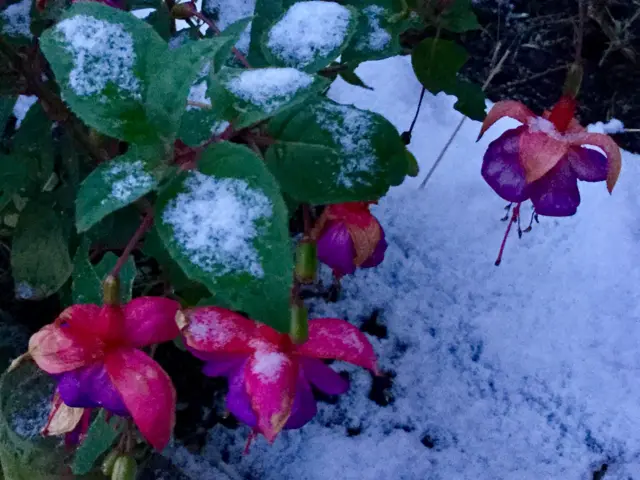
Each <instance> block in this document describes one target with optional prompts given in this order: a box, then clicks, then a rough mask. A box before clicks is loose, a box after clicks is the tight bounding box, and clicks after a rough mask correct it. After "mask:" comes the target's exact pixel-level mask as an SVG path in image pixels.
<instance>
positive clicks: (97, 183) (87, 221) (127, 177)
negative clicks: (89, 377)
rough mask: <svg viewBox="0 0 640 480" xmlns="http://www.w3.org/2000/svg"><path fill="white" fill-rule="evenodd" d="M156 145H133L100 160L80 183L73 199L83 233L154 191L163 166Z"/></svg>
mask: <svg viewBox="0 0 640 480" xmlns="http://www.w3.org/2000/svg"><path fill="white" fill-rule="evenodd" d="M163 153H164V152H163V150H162V148H158V147H157V146H153V147H151V146H149V147H147V146H144V147H143V146H137V145H132V146H131V147H129V150H128V151H127V153H125V154H124V155H121V156H119V157H116V158H114V159H113V160H110V161H108V162H105V163H102V164H100V165H99V166H98V168H96V169H95V170H94V171H93V172H91V174H90V175H89V176H88V177H87V178H86V179H85V180H84V181H83V182H82V184H81V185H80V189H79V190H78V196H77V199H76V227H77V229H78V231H79V232H84V231H86V230H88V229H89V228H91V227H92V226H93V225H95V224H96V223H98V222H99V221H100V220H102V219H103V218H104V217H106V216H107V215H108V214H110V213H111V212H114V211H116V210H118V209H120V208H122V207H125V206H127V205H129V204H130V203H132V202H134V201H136V200H138V199H139V198H140V197H142V196H143V195H145V194H146V193H148V192H150V191H151V190H153V189H154V188H155V187H156V186H157V185H158V181H159V179H160V178H161V177H162V175H163V173H164V171H165V168H166V167H164V166H163V165H162V164H161V162H160V161H159V160H161V159H162V155H163Z"/></svg>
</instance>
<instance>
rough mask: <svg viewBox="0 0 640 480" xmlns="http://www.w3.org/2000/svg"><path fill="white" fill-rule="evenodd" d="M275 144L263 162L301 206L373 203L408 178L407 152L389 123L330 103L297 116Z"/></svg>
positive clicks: (363, 112)
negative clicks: (305, 203) (303, 204)
mask: <svg viewBox="0 0 640 480" xmlns="http://www.w3.org/2000/svg"><path fill="white" fill-rule="evenodd" d="M276 120H278V119H277V118H276ZM281 128H282V127H281ZM276 138H277V139H278V140H279V141H278V142H277V143H275V144H274V145H272V146H271V147H270V148H269V149H268V150H267V154H266V159H265V160H266V162H267V165H268V166H269V168H270V169H271V171H272V172H273V174H274V175H275V176H276V178H277V179H278V181H279V182H280V185H281V187H282V189H283V191H284V192H286V193H287V194H289V195H291V196H292V197H293V198H294V199H295V200H298V201H300V202H308V203H312V204H327V203H339V202H353V201H365V200H377V199H378V198H380V197H382V196H383V195H384V194H385V193H386V192H387V190H388V189H389V187H390V186H392V185H398V184H400V183H401V182H402V180H403V179H404V177H405V175H406V173H407V159H406V148H405V146H404V143H403V142H402V139H401V138H400V135H398V131H397V130H396V129H395V127H394V126H393V125H392V124H391V123H389V121H387V120H386V119H385V118H384V117H382V116H380V115H378V114H375V113H373V112H368V111H365V110H359V109H357V108H355V107H352V106H348V105H339V104H337V103H335V102H332V101H330V100H322V101H320V102H316V103H315V104H313V105H309V106H307V108H305V109H303V110H301V111H300V112H298V113H297V114H296V115H295V116H293V117H292V118H291V119H290V120H289V121H288V122H287V123H286V124H285V126H284V127H283V128H282V130H281V131H280V133H279V134H278V135H277V137H276Z"/></svg>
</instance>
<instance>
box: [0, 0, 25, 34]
mask: <svg viewBox="0 0 640 480" xmlns="http://www.w3.org/2000/svg"><path fill="white" fill-rule="evenodd" d="M31 5H32V2H31V0H22V1H21V2H18V3H14V4H12V5H9V6H8V7H7V8H5V9H4V11H3V12H2V13H0V18H1V19H2V23H3V25H2V33H3V34H5V35H7V36H9V37H26V38H29V39H30V38H33V35H31Z"/></svg>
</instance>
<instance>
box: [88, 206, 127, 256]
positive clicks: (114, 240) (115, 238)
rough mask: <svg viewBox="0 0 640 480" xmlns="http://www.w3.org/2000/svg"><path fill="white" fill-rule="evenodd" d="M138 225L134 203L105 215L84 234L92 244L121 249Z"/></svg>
mask: <svg viewBox="0 0 640 480" xmlns="http://www.w3.org/2000/svg"><path fill="white" fill-rule="evenodd" d="M139 226H140V210H138V208H137V207H136V206H135V205H133V204H132V205H129V206H128V207H124V208H121V209H120V210H116V211H115V212H113V213H111V214H109V215H107V216H106V217H104V218H103V219H102V220H100V221H99V222H98V223H96V224H95V225H94V226H93V227H91V228H90V229H89V230H88V231H87V233H86V235H87V237H88V238H89V239H90V241H91V244H92V245H98V246H100V247H101V248H104V249H107V250H108V249H121V248H122V247H123V245H125V244H126V243H127V242H128V241H129V239H130V238H131V236H132V235H133V234H134V233H135V231H136V230H137V229H138V227H139Z"/></svg>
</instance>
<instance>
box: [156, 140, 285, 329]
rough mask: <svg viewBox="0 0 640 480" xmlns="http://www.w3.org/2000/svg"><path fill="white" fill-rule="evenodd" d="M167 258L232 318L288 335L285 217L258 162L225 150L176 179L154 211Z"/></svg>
mask: <svg viewBox="0 0 640 480" xmlns="http://www.w3.org/2000/svg"><path fill="white" fill-rule="evenodd" d="M156 209H157V215H156V222H157V223H156V225H157V229H158V233H159V234H160V237H161V238H162V240H163V241H164V243H165V245H166V247H167V250H168V251H169V253H170V254H171V255H172V256H173V258H174V259H175V260H176V262H178V264H179V265H180V266H181V267H182V269H183V270H184V272H185V273H186V274H187V276H189V277H190V278H192V279H193V280H197V281H200V282H202V283H203V284H204V285H206V286H207V287H208V288H209V289H210V290H211V292H212V293H214V294H215V295H216V296H219V297H220V298H223V299H224V300H225V301H226V302H227V303H228V304H231V305H233V306H234V308H235V309H236V310H240V311H244V312H247V313H248V314H249V315H250V316H251V317H252V318H255V319H256V320H259V321H262V322H264V323H267V324H269V325H271V326H273V327H274V328H277V329H279V330H281V331H286V330H287V328H288V318H289V317H288V308H289V294H290V291H289V290H290V287H291V278H292V272H293V262H292V258H291V246H290V240H289V231H288V217H287V211H286V207H285V205H284V201H283V200H282V196H281V195H280V191H279V188H278V184H277V183H276V181H275V179H274V178H273V176H272V175H271V174H270V173H269V171H268V170H267V168H266V167H265V165H264V162H263V161H262V159H260V158H259V157H257V156H256V155H255V154H254V153H253V152H251V151H250V150H249V149H248V148H246V147H244V146H240V145H236V144H231V143H227V142H223V143H218V144H215V145H213V146H212V147H209V148H208V149H207V150H206V151H205V152H204V153H203V155H202V157H201V159H200V161H199V163H198V170H197V171H190V172H187V173H185V174H183V175H182V176H180V177H178V178H177V179H176V180H175V181H173V182H172V183H171V184H169V185H168V186H167V187H166V189H165V190H163V191H162V192H161V194H160V196H159V198H158V202H157V205H156Z"/></svg>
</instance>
